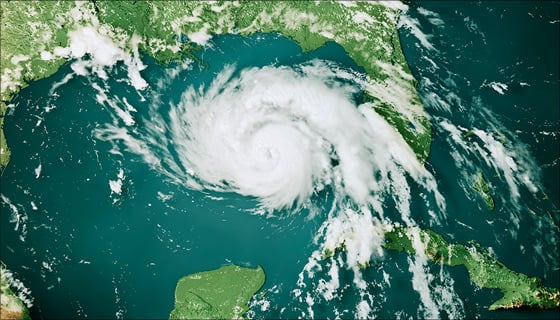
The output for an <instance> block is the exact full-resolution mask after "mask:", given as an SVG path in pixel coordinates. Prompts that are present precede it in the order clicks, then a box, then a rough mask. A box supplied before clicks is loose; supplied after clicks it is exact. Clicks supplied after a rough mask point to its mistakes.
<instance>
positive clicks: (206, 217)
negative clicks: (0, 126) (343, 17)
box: [0, 2, 560, 319]
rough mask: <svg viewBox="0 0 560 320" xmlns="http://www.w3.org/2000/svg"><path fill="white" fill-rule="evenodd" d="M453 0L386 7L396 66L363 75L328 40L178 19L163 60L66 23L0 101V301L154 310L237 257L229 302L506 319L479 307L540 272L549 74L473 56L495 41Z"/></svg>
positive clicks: (551, 191)
mask: <svg viewBox="0 0 560 320" xmlns="http://www.w3.org/2000/svg"><path fill="white" fill-rule="evenodd" d="M391 4H393V5H394V3H393V2H389V5H391ZM205 5H207V6H211V5H213V3H212V4H205ZM338 5H340V6H341V8H342V7H344V8H346V9H344V10H354V9H348V8H353V7H352V6H353V5H354V4H353V3H352V2H348V3H346V2H344V3H343V4H338V3H337V4H336V6H338ZM385 5H387V4H385ZM472 6H473V7H472V8H471V7H468V8H462V9H461V10H463V11H461V10H458V11H456V12H447V11H448V10H447V9H446V8H439V7H438V5H437V4H435V3H433V4H429V3H422V4H410V7H409V6H399V10H402V11H401V12H400V14H399V15H398V19H397V18H395V19H396V20H395V21H389V20H388V21H389V22H395V26H398V30H399V31H398V34H397V33H395V36H396V35H398V36H399V38H400V39H398V40H397V39H396V38H391V37H389V36H387V35H386V34H382V32H380V35H379V36H380V37H382V36H383V37H386V38H388V39H385V38H384V41H388V42H386V43H383V42H380V44H379V46H380V47H382V48H383V50H387V51H391V50H392V49H394V46H399V45H400V46H402V50H403V52H404V53H405V56H406V60H404V57H402V59H403V61H405V65H404V66H403V65H399V60H398V59H399V57H400V56H399V55H397V54H394V56H391V57H390V58H388V61H383V59H385V58H387V57H385V56H384V57H383V59H382V58H381V57H380V58H379V59H378V60H376V62H375V63H374V64H373V66H368V69H367V71H366V68H365V67H364V63H363V61H361V62H360V61H359V59H357V58H356V56H351V55H350V54H349V50H348V48H349V47H348V43H346V42H344V41H340V42H341V43H343V44H345V45H347V47H342V46H341V45H339V44H338V43H337V41H339V40H340V39H336V41H335V40H332V41H327V42H326V43H325V44H324V45H322V46H320V47H319V48H316V49H313V50H307V49H306V48H304V47H302V45H301V39H299V40H298V39H294V38H290V37H285V36H283V35H281V34H279V33H275V32H273V33H266V32H263V33H261V32H255V33H250V34H243V35H241V34H238V31H239V30H237V29H232V30H234V31H235V32H232V33H231V34H220V33H216V34H212V35H209V34H205V33H204V32H202V31H200V32H199V33H195V34H193V33H189V34H182V33H178V34H176V35H174V36H176V38H177V39H176V40H177V41H178V43H180V44H182V45H185V46H191V45H192V46H193V47H192V48H194V49H192V50H193V51H192V52H189V54H188V55H184V56H180V59H175V60H172V61H171V62H165V63H164V62H162V61H158V60H157V59H154V58H152V57H150V56H149V55H147V54H146V53H145V52H142V50H141V49H139V45H138V44H139V43H140V42H141V40H140V36H138V35H136V34H135V35H134V36H133V37H132V38H131V39H128V40H127V41H128V44H127V46H131V47H132V51H131V52H128V51H126V50H124V49H123V48H121V47H122V43H119V42H118V41H117V40H115V39H119V38H118V37H116V36H114V35H113V38H111V37H110V36H111V33H110V32H105V31H103V28H100V27H98V26H97V25H96V24H92V26H89V27H84V28H78V29H77V30H73V31H72V32H70V33H69V37H70V40H71V45H68V47H66V48H62V47H60V48H58V49H57V50H55V51H53V53H52V54H53V55H56V54H60V55H64V56H65V57H67V58H68V61H67V62H66V63H65V64H64V65H62V66H61V67H60V70H59V71H57V72H56V73H55V74H54V75H52V76H51V77H48V78H46V79H42V80H39V81H37V82H33V83H31V84H30V86H29V87H28V88H25V89H22V90H21V93H20V94H19V95H18V96H17V97H16V98H14V100H13V103H12V104H10V105H9V106H8V107H7V115H6V122H5V131H6V136H7V137H9V138H10V139H9V143H10V147H11V148H12V150H13V155H12V158H11V160H10V161H11V162H10V165H9V166H8V167H7V169H6V171H5V173H4V175H3V176H2V184H3V190H2V192H1V193H0V196H1V197H0V199H1V204H2V211H3V213H4V212H6V213H7V214H5V215H3V218H2V219H4V220H2V222H5V223H3V224H2V228H3V229H2V230H3V232H2V233H3V234H4V232H6V233H5V234H7V235H8V236H6V239H7V240H6V248H7V250H5V253H3V254H4V257H6V259H11V261H14V262H12V265H15V267H12V266H10V269H11V270H12V271H10V273H9V277H10V281H11V282H12V283H15V284H16V286H17V288H18V290H19V291H18V290H16V291H18V292H17V293H19V295H20V298H21V300H22V301H25V303H26V305H27V306H28V307H33V304H35V305H36V306H35V307H33V308H36V309H35V310H37V311H34V312H36V313H37V314H45V315H47V316H49V317H62V318H63V317H71V316H78V317H80V318H82V317H83V318H85V317H91V318H107V317H116V318H125V317H128V318H146V317H154V318H161V317H166V316H167V315H168V314H169V311H170V307H172V305H173V299H174V298H176V295H175V296H174V295H173V288H175V286H176V285H177V280H178V279H179V278H181V277H183V276H185V275H186V274H189V273H191V274H194V273H195V272H200V271H204V270H211V269H215V268H216V267H217V266H223V265H229V264H236V265H240V266H247V267H254V266H262V269H263V270H264V271H265V272H266V282H265V284H264V286H263V287H262V289H261V292H260V293H257V294H256V295H255V296H254V297H253V298H252V299H251V301H250V303H249V305H248V307H249V311H248V312H247V313H246V314H245V316H246V317H248V318H255V319H261V318H355V319H369V318H430V319H431V318H485V317H494V316H495V317H498V318H500V317H505V318H508V317H510V316H512V315H513V317H523V316H524V315H525V314H524V313H520V314H514V313H509V312H510V311H503V313H500V312H502V311H497V312H496V313H493V312H495V311H491V310H494V309H493V308H497V309H499V308H509V307H511V306H509V305H508V303H509V302H511V301H515V299H516V298H517V296H515V294H518V293H519V292H522V293H519V294H520V295H522V294H525V293H523V292H524V291H523V290H525V288H526V283H530V284H531V285H535V286H537V285H541V283H542V285H543V286H544V287H547V289H548V287H552V288H556V287H557V284H558V274H557V271H558V270H559V268H560V266H559V262H558V258H559V256H558V252H557V250H556V249H557V247H558V243H559V241H560V233H559V230H560V229H559V227H558V197H557V195H556V194H555V191H557V183H556V182H555V181H552V182H551V178H550V177H551V176H553V175H554V173H555V172H557V169H558V159H557V157H558V156H557V154H558V152H557V151H558V150H557V148H556V147H554V143H557V142H558V138H559V137H560V134H558V124H559V122H558V119H552V120H551V118H550V114H551V111H550V110H548V109H549V108H547V106H549V105H550V101H556V100H554V99H557V95H556V96H553V94H552V93H550V92H552V91H554V90H551V88H552V89H554V88H557V85H558V81H557V79H555V78H554V74H552V73H550V74H548V73H547V71H546V70H545V69H546V68H545V69H542V70H541V69H539V68H540V67H538V66H537V67H534V68H533V67H531V68H527V66H526V65H527V64H528V62H526V61H525V60H524V59H522V58H517V60H516V59H513V58H512V59H511V61H510V60H507V61H505V60H504V61H501V60H500V62H497V61H498V60H499V59H497V58H496V61H490V62H489V61H486V60H485V59H486V57H487V56H490V57H495V56H497V53H495V52H494V51H492V50H491V49H490V47H491V42H490V40H489V39H490V38H491V37H492V36H494V39H498V38H499V37H497V36H496V35H492V31H491V30H490V29H489V28H488V26H486V27H487V28H486V29H484V23H483V21H482V20H480V19H479V20H477V17H478V15H479V14H480V15H483V14H487V13H486V11H484V13H481V12H480V11H479V10H478V9H480V8H478V7H477V6H480V5H474V4H472ZM483 6H489V7H492V6H498V7H499V6H500V5H498V4H492V5H483ZM227 7H228V6H227V5H224V8H221V7H220V8H221V9H220V8H214V7H212V10H214V11H213V12H222V11H221V10H225V11H224V12H227V10H230V9H226V8H227ZM475 7H476V8H475ZM383 8H385V7H383ZM477 8H478V9H477ZM209 10H210V9H209ZM232 10H233V9H232ZM294 10H295V9H294ZM391 10H393V9H391ZM432 10H433V11H432ZM438 10H439V11H438ZM504 10H505V9H504ZM508 10H509V9H508ZM512 10H513V9H512ZM506 11H507V10H506ZM279 12H280V11H279ZM287 12H288V13H290V12H291V11H289V10H288V11H287ZM352 12H353V11H352ZM488 12H489V13H488V14H490V15H495V14H496V13H493V12H492V11H488ZM160 13H161V12H160ZM160 13H158V12H157V10H156V11H155V12H154V14H155V15H156V16H157V15H158V14H160ZM288 13H286V14H287V15H288V16H287V17H291V16H289V14H288ZM512 14H513V13H512ZM226 16H227V15H225V14H224V18H223V19H224V20H225V19H226ZM261 16H262V17H261V18H262V19H265V20H266V19H267V16H265V15H264V14H261ZM263 17H264V18H263ZM302 17H303V18H302ZM302 17H299V18H301V19H304V18H306V19H307V18H309V19H310V21H311V20H313V19H312V18H310V17H309V16H306V15H304V16H302ZM368 17H369V18H368ZM183 18H184V17H181V19H183ZM261 18H259V19H261ZM299 18H298V19H299ZM184 19H186V18H184ZM189 19H191V20H192V21H190V20H189V21H190V22H193V21H195V20H196V19H195V18H192V17H191V18H189ZM286 19H287V18H286ZM301 19H300V20H301ZM352 19H353V20H352V21H355V22H356V21H357V22H360V21H361V22H363V21H368V23H370V22H371V21H369V20H368V19H373V18H371V16H368V15H367V14H361V15H360V14H356V15H354V16H352ZM527 19H528V18H527ZM475 20H476V21H475ZM271 21H272V20H271ZM290 21H291V20H290ZM290 21H287V22H286V21H284V22H285V24H286V25H290ZM298 21H299V20H298ZM380 21H381V20H380ZM190 22H189V23H190ZM294 23H295V22H294ZM383 23H384V24H387V22H386V21H384V22H383ZM547 23H548V22H547ZM554 23H556V22H554ZM549 24H553V23H552V22H551V23H549ZM547 26H548V25H547ZM322 27H324V28H326V29H325V30H327V29H328V28H327V27H326V26H322ZM205 28H209V27H208V26H205ZM328 30H331V29H328ZM331 31H332V32H334V31H333V30H331ZM104 32H105V33H104ZM240 32H243V31H242V30H241V31H240ZM329 32H330V31H329ZM329 32H327V31H324V32H323V33H321V35H322V36H324V37H327V38H329V37H330V36H332V37H334V35H333V34H331V33H329ZM353 32H356V33H357V32H358V31H356V30H354V31H353ZM358 36H359V34H358ZM358 36H357V37H358ZM332 37H330V38H329V39H331V38H332ZM184 38H188V40H189V41H190V42H189V41H185V39H184ZM358 38H360V37H358ZM85 39H88V40H85ZM123 39H124V38H123ZM333 39H334V38H333ZM360 39H361V38H360ZM465 39H468V41H465ZM362 40H363V39H362ZM298 41H300V42H298ZM364 41H365V40H364ZM495 41H497V40H495ZM504 41H506V40H504ZM154 43H155V45H159V42H157V41H155V42H154ZM193 43H194V44H193ZM500 43H501V42H500ZM504 43H505V42H504ZM195 44H196V45H195ZM504 46H506V45H505V44H504ZM127 48H128V47H127ZM189 48H190V47H189ZM391 48H392V49H391ZM477 48H484V50H482V49H481V50H478V49H477ZM496 48H497V47H496ZM496 48H494V50H498V49H496ZM373 49H376V48H371V50H370V49H369V48H368V49H367V50H364V51H363V52H361V53H363V54H362V55H361V56H359V57H358V58H360V57H371V56H373V55H375V54H380V53H379V52H378V51H375V50H373ZM376 50H377V49H376ZM399 50H400V49H399ZM527 50H528V49H527ZM171 51H173V50H171ZM524 54H526V55H528V56H530V55H529V53H527V52H525V53H524ZM519 56H520V57H524V56H523V55H522V54H521V53H519ZM45 57H46V56H45ZM500 57H501V56H500ZM502 58H503V57H502ZM364 59H365V58H364ZM503 59H505V58H503ZM535 59H536V58H535ZM542 59H544V60H546V57H545V58H542ZM357 61H358V62H360V63H361V64H360V63H357ZM546 61H548V60H546ZM407 63H408V64H407ZM406 64H407V65H406ZM481 66H483V67H481ZM408 68H410V70H408ZM535 69H538V70H536V71H535ZM372 70H373V71H372ZM533 72H534V73H533ZM544 74H548V75H547V76H544ZM556 76H557V73H556ZM543 77H545V78H543ZM547 77H548V78H547ZM380 79H381V80H380ZM547 90H548V91H547ZM549 91H550V92H549ZM554 92H556V91H554ZM541 94H542V95H541ZM547 95H548V96H547ZM545 96H546V97H545ZM555 97H556V98H555ZM416 107H418V108H416ZM553 115H554V114H553ZM556 115H557V113H556ZM555 148H556V149H555ZM420 149H421V150H420ZM419 150H420V151H419ZM424 151H425V153H423V152H424ZM4 186H5V188H4ZM3 237H4V235H3ZM442 248H443V249H442ZM3 259H4V258H3ZM16 262H17V263H16ZM507 277H510V278H507ZM537 278H538V280H537ZM541 278H542V280H541ZM504 279H505V280H504ZM512 279H513V280H512ZM519 279H521V280H519ZM525 280H527V281H526V283H525V282H523V281H525ZM541 281H542V282H541ZM30 283H31V284H32V285H29V284H30ZM511 283H515V284H516V285H515V286H517V287H515V286H514V285H511ZM24 284H25V286H24ZM26 286H27V287H29V288H27V287H26ZM79 288H89V289H88V290H81V289H79ZM539 288H540V287H539ZM518 289H519V292H517V290H518ZM551 290H552V289H551ZM154 292H157V294H154ZM92 293H94V294H93V295H92ZM160 293H161V294H160ZM92 296H95V297H97V298H95V299H94V298H92ZM504 296H505V297H504ZM527 296H530V294H526V295H525V296H523V298H527ZM511 297H513V298H511ZM56 299H61V301H64V306H62V305H61V304H60V303H55V301H58V300H56ZM201 299H202V298H201ZM507 299H513V300H507ZM504 301H505V302H504ZM176 302H177V301H176ZM520 303H521V302H520ZM146 305H150V306H153V308H152V309H151V310H149V311H146V308H145V306H146ZM32 310H33V309H32ZM511 312H514V311H511ZM547 312H548V311H542V313H537V315H542V316H543V317H550V316H551V313H547ZM552 316H554V315H552Z"/></svg>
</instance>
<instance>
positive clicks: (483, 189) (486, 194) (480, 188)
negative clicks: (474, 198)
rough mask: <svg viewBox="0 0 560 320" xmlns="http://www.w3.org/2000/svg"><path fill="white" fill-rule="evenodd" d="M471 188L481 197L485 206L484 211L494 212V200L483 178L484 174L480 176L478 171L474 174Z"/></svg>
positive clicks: (480, 173)
mask: <svg viewBox="0 0 560 320" xmlns="http://www.w3.org/2000/svg"><path fill="white" fill-rule="evenodd" d="M472 188H473V189H474V191H476V192H477V193H478V194H479V195H480V197H482V199H483V200H484V203H485V204H486V209H488V210H490V211H492V210H494V198H493V197H492V195H491V194H490V186H488V182H487V181H486V179H485V178H484V174H482V172H480V171H479V172H477V173H476V177H475V181H474V184H473V186H472Z"/></svg>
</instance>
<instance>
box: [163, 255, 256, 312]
mask: <svg viewBox="0 0 560 320" xmlns="http://www.w3.org/2000/svg"><path fill="white" fill-rule="evenodd" d="M264 281H265V273H264V270H263V269H262V268H261V267H260V266H259V267H257V268H255V269H252V268H244V267H240V266H236V265H227V266H223V267H221V268H219V269H216V270H211V271H204V272H199V273H194V274H191V275H188V276H185V277H183V278H181V279H180V280H179V282H177V287H176V289H175V309H173V310H172V311H171V314H170V315H169V318H170V319H238V318H241V317H242V316H243V314H245V312H247V310H248V309H249V301H250V300H251V298H252V297H253V296H254V295H255V293H256V292H257V291H258V290H259V289H260V288H261V287H262V286H263V284H264Z"/></svg>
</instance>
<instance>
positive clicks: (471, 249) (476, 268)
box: [385, 228, 560, 310]
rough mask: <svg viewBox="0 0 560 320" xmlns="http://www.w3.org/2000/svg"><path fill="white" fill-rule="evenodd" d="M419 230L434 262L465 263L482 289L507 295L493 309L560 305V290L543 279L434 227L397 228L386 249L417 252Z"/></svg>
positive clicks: (547, 307)
mask: <svg viewBox="0 0 560 320" xmlns="http://www.w3.org/2000/svg"><path fill="white" fill-rule="evenodd" d="M414 233H418V234H419V237H420V240H421V243H422V244H423V246H424V254H425V255H426V256H427V257H428V258H429V259H430V260H432V261H434V262H438V263H442V264H444V265H448V266H461V265H462V266H464V267H465V268H467V271H468V273H469V277H470V279H471V281H472V282H473V283H474V284H476V285H477V286H479V287H481V288H496V289H499V290H500V291H501V292H502V293H503V295H504V296H503V297H502V298H501V299H499V300H498V301H495V302H494V303H492V304H491V305H490V307H489V309H490V310H497V309H514V308H520V307H533V308H543V309H553V308H558V307H560V290H558V289H556V288H548V287H544V286H543V285H542V284H541V280H540V279H539V278H535V277H529V276H527V275H524V274H522V273H518V272H515V271H513V270H510V269H509V268H507V267H506V266H505V265H504V264H503V263H501V262H499V261H497V260H496V259H495V258H493V257H492V256H490V255H489V254H488V253H487V252H485V251H484V250H483V249H481V248H479V247H478V246H476V245H474V243H473V245H471V246H466V245H461V244H450V243H448V242H447V241H446V240H445V239H444V238H443V237H442V236H441V235H439V234H437V233H436V232H434V231H431V230H419V229H414V228H394V229H393V230H392V231H389V232H387V233H386V234H385V237H386V239H387V242H386V243H385V248H386V249H389V250H397V251H404V252H407V253H412V254H414V253H417V252H416V250H415V248H414V246H413V239H414Z"/></svg>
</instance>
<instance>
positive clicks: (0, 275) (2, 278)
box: [0, 261, 31, 320]
mask: <svg viewBox="0 0 560 320" xmlns="http://www.w3.org/2000/svg"><path fill="white" fill-rule="evenodd" d="M0 262H1V261H0ZM6 273H7V270H6V267H5V266H4V263H2V266H1V267H0V293H1V297H2V298H1V299H0V319H2V320H4V319H20V320H28V319H31V317H30V315H29V310H27V307H26V306H25V305H24V304H23V302H22V301H21V300H20V299H19V298H18V296H17V295H16V294H15V293H14V292H13V291H12V289H10V285H9V283H8V279H7V277H6Z"/></svg>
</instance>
